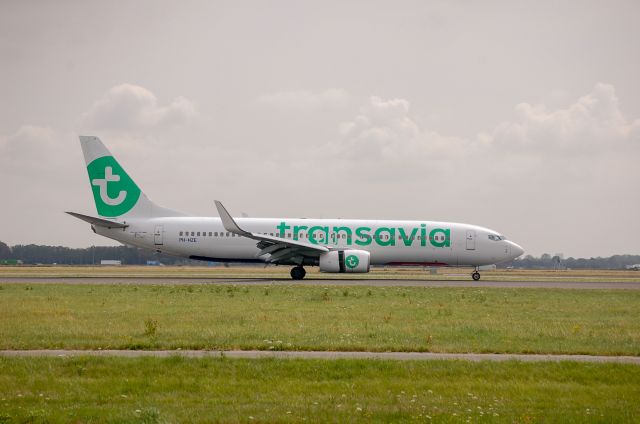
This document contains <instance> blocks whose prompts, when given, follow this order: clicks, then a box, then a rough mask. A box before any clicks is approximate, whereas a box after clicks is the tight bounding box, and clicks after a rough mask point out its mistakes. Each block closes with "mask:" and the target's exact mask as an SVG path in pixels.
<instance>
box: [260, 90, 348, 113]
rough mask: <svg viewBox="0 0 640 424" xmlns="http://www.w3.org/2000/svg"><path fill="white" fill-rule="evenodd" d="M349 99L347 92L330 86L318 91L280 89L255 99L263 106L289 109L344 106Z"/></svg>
mask: <svg viewBox="0 0 640 424" xmlns="http://www.w3.org/2000/svg"><path fill="white" fill-rule="evenodd" d="M349 101H350V96H349V94H348V93H347V92H346V91H345V90H342V89H339V88H330V89H327V90H325V91H322V92H319V93H314V92H312V91H308V90H298V91H281V92H277V93H270V94H264V95H262V96H260V97H258V99H257V100H256V102H257V103H258V104H260V105H263V106H267V107H271V108H275V109H289V110H291V109H293V110H314V109H327V108H344V107H346V106H347V105H348V103H349Z"/></svg>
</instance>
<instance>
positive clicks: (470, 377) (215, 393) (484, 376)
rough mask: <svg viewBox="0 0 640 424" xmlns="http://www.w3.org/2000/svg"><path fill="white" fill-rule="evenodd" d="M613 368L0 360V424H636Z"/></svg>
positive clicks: (634, 370) (634, 376) (628, 376)
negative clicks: (166, 423) (277, 423)
mask: <svg viewBox="0 0 640 424" xmlns="http://www.w3.org/2000/svg"><path fill="white" fill-rule="evenodd" d="M639 381H640V367H638V366H635V365H621V364H585V363H575V362H562V363H521V362H503V363H493V362H481V363H469V362H461V361H425V362H404V361H377V360H337V361H321V360H273V359H261V360H237V359H234V360H230V359H212V358H207V359H183V358H178V357H174V358H165V359H159V358H95V357H94V358H88V357H84V358H0V422H35V423H38V422H146V423H155V422H302V421H307V422H371V421H375V422H414V421H427V422H468V420H469V421H470V422H508V423H512V422H522V423H530V422H547V423H553V422H558V423H567V422H569V423H570V422H616V423H622V422H637V421H635V420H636V419H637V417H639V416H640V402H638V399H640V385H639V384H638V382H639Z"/></svg>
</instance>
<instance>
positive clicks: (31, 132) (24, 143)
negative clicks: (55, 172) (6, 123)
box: [0, 125, 60, 174]
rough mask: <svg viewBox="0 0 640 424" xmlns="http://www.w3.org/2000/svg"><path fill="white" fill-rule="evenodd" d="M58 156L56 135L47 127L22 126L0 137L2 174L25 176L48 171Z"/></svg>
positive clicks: (0, 166)
mask: <svg viewBox="0 0 640 424" xmlns="http://www.w3.org/2000/svg"><path fill="white" fill-rule="evenodd" d="M59 154H60V152H59V139H58V134H56V131H55V130H54V129H52V128H49V127H41V126H36V125H23V126H22V127H20V128H19V129H18V130H17V131H16V132H14V133H12V134H9V135H0V168H2V173H3V174H5V173H9V172H15V173H16V174H26V173H29V172H34V171H38V170H40V171H42V170H44V169H48V168H50V167H51V166H52V165H54V163H55V159H56V158H58V157H59Z"/></svg>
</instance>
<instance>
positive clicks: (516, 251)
mask: <svg viewBox="0 0 640 424" xmlns="http://www.w3.org/2000/svg"><path fill="white" fill-rule="evenodd" d="M510 243H511V257H512V258H513V259H515V258H517V257H518V256H520V255H522V254H523V253H524V249H523V248H522V247H520V246H519V245H517V244H515V243H514V242H510Z"/></svg>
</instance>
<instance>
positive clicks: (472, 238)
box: [467, 230, 476, 250]
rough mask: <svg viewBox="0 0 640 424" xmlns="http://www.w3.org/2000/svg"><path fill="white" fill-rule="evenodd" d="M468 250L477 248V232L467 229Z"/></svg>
mask: <svg viewBox="0 0 640 424" xmlns="http://www.w3.org/2000/svg"><path fill="white" fill-rule="evenodd" d="M467 250H476V232H475V231H474V230H467Z"/></svg>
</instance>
